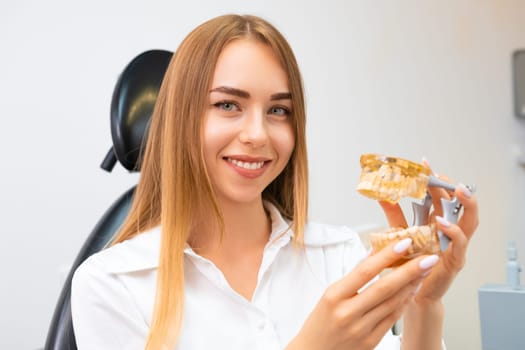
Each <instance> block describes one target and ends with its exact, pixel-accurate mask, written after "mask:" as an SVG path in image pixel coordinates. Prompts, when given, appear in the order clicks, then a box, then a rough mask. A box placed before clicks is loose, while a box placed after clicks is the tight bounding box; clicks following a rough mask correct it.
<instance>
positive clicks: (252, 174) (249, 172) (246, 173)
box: [223, 155, 272, 179]
mask: <svg viewBox="0 0 525 350" xmlns="http://www.w3.org/2000/svg"><path fill="white" fill-rule="evenodd" d="M228 159H235V160H238V161H241V162H250V163H256V162H264V164H263V166H262V167H260V168H259V169H245V168H241V167H238V166H236V165H235V164H233V163H231V162H230V161H228ZM223 160H224V161H225V162H226V164H227V165H228V166H229V167H230V168H231V169H233V170H234V171H235V172H236V173H237V174H239V175H241V176H243V177H246V178H249V179H254V178H256V177H259V176H261V175H262V174H263V173H264V172H265V171H266V169H267V168H268V165H269V164H270V162H271V161H272V160H271V159H270V158H268V157H254V156H247V155H235V156H225V157H223Z"/></svg>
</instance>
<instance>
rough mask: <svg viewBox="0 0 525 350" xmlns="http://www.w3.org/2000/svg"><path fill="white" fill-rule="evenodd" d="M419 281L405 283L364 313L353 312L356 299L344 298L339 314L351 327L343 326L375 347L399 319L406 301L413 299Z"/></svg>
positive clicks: (350, 335)
mask: <svg viewBox="0 0 525 350" xmlns="http://www.w3.org/2000/svg"><path fill="white" fill-rule="evenodd" d="M420 283H421V279H417V280H415V281H413V283H410V284H408V285H405V286H404V287H403V288H402V289H401V290H399V291H398V293H396V294H395V295H393V296H391V297H390V298H388V299H386V300H385V301H384V302H383V303H381V304H380V305H379V306H378V307H376V308H374V309H372V310H370V311H369V312H367V313H366V314H364V315H359V314H358V315H356V314H355V313H353V306H354V305H355V304H356V301H353V299H348V300H346V305H345V304H343V305H341V314H343V315H346V317H345V318H346V319H347V320H348V321H345V323H348V324H351V327H348V326H347V327H345V328H346V329H347V330H348V332H349V333H353V334H356V333H357V334H360V335H364V336H366V338H367V342H370V343H369V344H368V345H370V346H372V347H374V348H375V346H376V345H377V343H378V342H379V341H380V340H381V339H382V338H383V337H384V336H385V334H386V333H387V331H388V330H389V329H391V328H392V326H393V325H394V323H395V322H396V321H397V320H398V319H399V317H400V316H401V314H402V313H403V311H404V309H405V307H406V305H407V304H408V302H409V301H410V300H412V299H413V296H414V294H415V292H416V290H417V288H418V285H419V284H420ZM349 337H352V334H349Z"/></svg>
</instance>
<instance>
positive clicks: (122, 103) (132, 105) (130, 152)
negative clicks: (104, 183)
mask: <svg viewBox="0 0 525 350" xmlns="http://www.w3.org/2000/svg"><path fill="white" fill-rule="evenodd" d="M172 55H173V53H172V52H170V51H164V50H150V51H145V52H143V53H141V54H140V55H138V56H137V57H135V58H134V59H133V60H132V61H131V62H130V63H129V64H128V65H127V66H126V68H125V69H124V71H123V72H122V73H121V75H120V77H119V79H118V81H117V83H116V85H115V89H114V91H113V97H112V100H111V136H112V139H113V147H112V148H111V149H110V151H109V152H108V154H107V155H106V158H105V159H104V161H103V163H102V165H101V167H102V168H103V169H105V170H107V171H111V170H112V169H113V166H114V165H115V163H116V160H118V161H119V162H120V163H121V164H122V166H124V168H126V169H127V170H129V171H140V159H139V155H140V151H141V147H142V145H143V144H144V142H145V141H146V140H145V137H147V133H148V127H149V120H150V118H151V114H152V112H153V107H154V106H155V101H156V100H157V95H158V93H159V89H160V85H161V83H162V79H163V78H164V74H165V73H166V69H167V68H168V64H169V62H170V59H171V57H172Z"/></svg>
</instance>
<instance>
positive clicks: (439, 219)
mask: <svg viewBox="0 0 525 350" xmlns="http://www.w3.org/2000/svg"><path fill="white" fill-rule="evenodd" d="M436 221H437V222H438V223H439V224H440V225H441V226H443V227H449V226H450V222H449V221H448V220H446V219H445V218H444V217H442V216H437V215H436Z"/></svg>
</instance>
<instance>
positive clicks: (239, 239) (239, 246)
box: [189, 199, 271, 255]
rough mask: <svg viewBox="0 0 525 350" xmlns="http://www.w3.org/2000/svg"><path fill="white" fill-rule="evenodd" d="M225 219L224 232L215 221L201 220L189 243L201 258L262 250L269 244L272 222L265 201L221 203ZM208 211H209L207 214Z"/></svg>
mask: <svg viewBox="0 0 525 350" xmlns="http://www.w3.org/2000/svg"><path fill="white" fill-rule="evenodd" d="M219 205H220V208H221V211H222V214H223V219H224V232H223V235H222V240H221V230H220V227H219V226H218V224H217V223H216V222H215V220H213V219H212V220H210V219H209V217H210V216H209V215H208V216H207V217H208V218H207V219H203V220H199V223H198V224H197V225H196V227H195V228H194V230H192V231H193V232H192V234H191V236H190V240H189V244H190V245H191V246H192V248H193V249H194V250H195V251H196V252H197V253H199V254H201V255H207V254H208V253H213V254H215V253H217V252H221V251H222V252H224V253H228V254H229V253H232V252H243V251H250V250H252V249H257V248H263V247H264V246H265V245H266V243H267V242H268V238H269V236H270V231H271V221H270V219H269V217H268V214H267V213H266V211H265V209H264V206H263V202H262V199H260V200H257V201H254V202H250V203H232V202H228V201H219ZM208 212H209V211H208Z"/></svg>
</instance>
